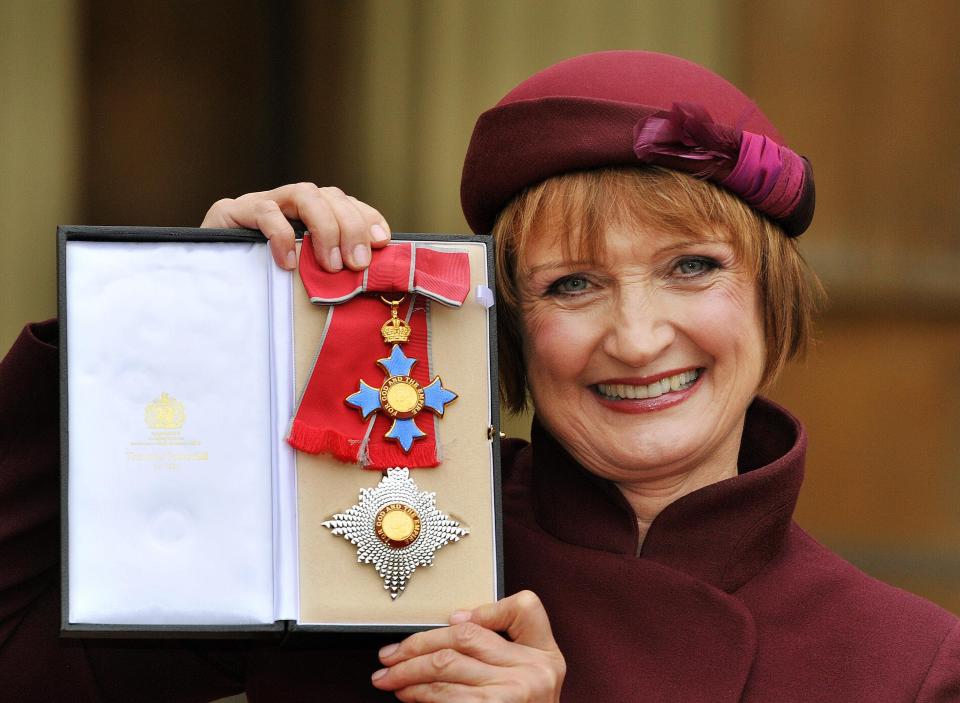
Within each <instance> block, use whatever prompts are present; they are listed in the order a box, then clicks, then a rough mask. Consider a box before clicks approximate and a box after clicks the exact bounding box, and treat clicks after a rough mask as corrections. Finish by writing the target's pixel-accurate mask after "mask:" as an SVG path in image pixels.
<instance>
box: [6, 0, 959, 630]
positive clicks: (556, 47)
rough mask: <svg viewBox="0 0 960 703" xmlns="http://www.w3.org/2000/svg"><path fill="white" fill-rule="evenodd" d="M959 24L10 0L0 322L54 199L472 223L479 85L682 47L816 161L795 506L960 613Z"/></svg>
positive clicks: (112, 206)
mask: <svg viewBox="0 0 960 703" xmlns="http://www.w3.org/2000/svg"><path fill="white" fill-rule="evenodd" d="M957 27H960V4H958V3H956V2H954V1H953V0H928V1H927V2H924V3H916V4H907V3H876V2H868V1H867V0H844V1H843V2H835V1H834V0H805V1H804V2H793V1H790V0H762V1H761V0H730V1H727V2H719V1H717V2H708V1H707V0H669V1H668V0H664V1H654V0H650V1H647V2H639V1H634V2H627V1H625V0H592V2H590V3H586V2H581V1H573V0H556V1H553V2H548V1H546V0H528V1H525V2H524V1H519V2H518V1H516V0H513V1H511V0H486V1H480V0H477V1H475V2H469V1H467V0H446V1H443V0H424V1H421V2H412V1H395V2H390V1H387V0H356V1H354V2H329V1H328V2H323V1H311V0H287V1H280V0H277V1H274V2H270V1H269V0H261V1H260V2H254V1H242V0H236V1H234V2H226V1H217V2H203V3H200V2H186V1H185V0H179V1H173V2H165V3H147V2H129V0H128V1H126V2H123V1H121V0H87V1H86V2H83V1H81V0H6V2H3V3H0V95H3V100H2V101H0V127H2V131H0V135H2V137H0V138H2V140H3V149H0V211H2V213H3V220H4V229H3V232H2V234H0V346H2V347H3V348H4V349H6V348H7V347H8V346H9V344H10V343H11V342H12V341H13V339H14V337H15V335H16V334H17V333H18V331H19V329H20V327H21V326H22V324H23V323H24V322H25V321H27V320H30V319H39V318H44V317H49V316H52V315H53V314H55V299H56V292H55V268H56V267H55V246H54V232H55V226H56V225H57V224H58V223H82V224H123V225H125V224H130V225H132V224H139V225H183V226H191V225H197V224H198V223H199V222H200V220H201V219H202V217H203V214H204V212H205V210H206V208H207V206H209V204H210V203H212V202H213V201H214V200H216V199H217V198H219V197H222V196H226V195H231V196H232V195H239V194H240V193H243V192H246V191H249V190H255V189H263V188H268V187H271V186H274V185H277V184H280V183H283V182H290V181H296V180H310V181H314V182H317V183H319V184H321V185H326V184H336V185H340V186H341V187H343V188H344V189H345V190H347V191H348V192H351V193H353V194H355V195H357V196H358V197H360V198H362V199H364V200H367V201H368V202H371V203H373V204H375V205H376V206H377V207H379V208H380V209H381V210H382V211H383V212H384V213H385V214H386V216H387V217H388V218H389V220H390V221H391V223H392V225H393V227H394V229H395V230H407V231H434V232H462V231H466V226H465V224H464V222H463V220H462V216H461V214H460V210H459V198H458V186H459V169H460V164H461V159H462V156H463V154H464V151H465V147H466V143H467V140H468V138H469V134H470V130H471V128H472V126H473V121H474V119H475V118H476V116H477V115H478V114H479V113H480V112H481V110H483V109H484V108H486V107H488V106H490V105H492V104H493V103H494V102H495V101H496V100H497V99H499V97H500V96H501V95H502V94H503V93H504V92H506V90H508V89H509V88H510V87H512V86H513V85H514V84H515V83H516V82H518V81H519V80H520V79H522V78H524V77H526V76H527V75H528V74H530V73H531V72H532V71H534V70H536V69H538V68H541V67H544V66H546V65H548V64H550V63H552V62H554V61H556V60H559V59H561V58H564V57H568V56H571V55H574V54H578V53H582V52H586V51H593V50H599V49H610V48H643V49H652V50H659V51H667V52H671V53H677V54H680V55H683V56H686V57H688V58H690V59H693V60H695V61H698V62H701V63H704V64H705V65H707V66H710V67H712V68H713V69H715V70H717V71H718V72H720V73H722V74H724V75H726V76H727V77H728V78H730V79H731V80H733V81H734V82H735V83H737V84H738V85H740V86H741V87H742V88H743V89H744V90H745V91H746V92H747V93H749V94H751V95H752V96H753V97H755V98H756V99H757V101H758V103H759V104H760V106H761V107H762V108H763V109H764V111H765V112H766V113H767V114H768V115H769V116H770V117H771V118H772V119H773V121H774V122H775V123H776V124H778V125H779V126H780V127H781V129H782V131H783V132H784V133H785V135H786V136H787V138H788V140H789V141H790V143H791V145H792V146H793V147H794V148H795V149H796V150H797V151H799V152H801V153H804V154H806V155H807V156H809V157H810V159H811V160H812V162H813V164H814V166H815V169H816V172H817V187H818V200H819V207H818V215H817V219H816V223H815V225H814V227H813V228H812V229H811V230H810V231H809V232H808V233H807V234H806V235H804V237H803V247H804V250H805V252H806V253H807V256H808V257H809V258H810V259H811V260H812V262H813V263H814V265H815V267H816V268H817V269H818V270H819V271H820V272H821V274H822V275H823V278H824V281H825V283H826V285H827V287H828V289H829V292H830V295H831V298H832V301H833V303H832V306H831V307H830V308H829V310H828V311H827V312H826V313H825V315H824V317H823V320H822V324H821V326H820V332H819V336H820V343H819V344H818V345H817V347H816V349H815V350H814V353H813V354H812V355H811V357H810V359H809V360H808V362H807V363H806V364H804V365H802V366H797V367H794V368H791V369H790V370H789V371H788V372H787V373H786V374H785V376H784V378H783V379H782V380H781V381H780V383H779V384H778V386H777V387H776V389H775V390H774V393H773V395H774V397H775V398H777V399H779V400H781V401H782V402H783V403H784V404H786V405H787V407H789V408H790V409H792V410H793V411H794V412H795V413H796V414H797V415H799V416H800V417H801V419H803V420H804V422H805V423H806V425H807V428H808V430H809V433H810V436H811V452H810V460H809V465H808V475H807V481H806V485H805V488H804V492H803V494H802V498H801V505H800V509H799V513H798V519H799V521H800V522H801V524H802V525H803V526H804V527H806V528H807V529H808V530H810V531H811V532H812V533H813V534H814V535H815V536H816V537H817V538H818V539H820V540H821V541H823V542H825V543H826V544H828V545H829V546H831V547H833V548H835V549H837V550H838V551H840V552H841V553H842V554H844V555H845V556H846V557H847V558H848V559H850V560H851V561H853V562H854V563H856V564H858V565H860V566H861V567H862V568H864V569H866V570H867V571H869V572H871V573H873V574H875V575H876V576H878V577H879V578H882V579H884V580H887V581H890V582H893V583H896V584H899V585H902V586H904V587H906V588H909V589H911V590H915V591H916V592H918V593H921V594H923V595H925V596H926V597H928V598H932V599H933V600H936V601H938V602H940V603H942V604H943V605H944V606H945V607H948V608H950V609H952V610H954V611H955V612H960V547H958V544H960V438H958V435H960V395H958V392H957V388H958V387H960V275H958V272H960V197H958V196H960V132H958V131H957V130H956V128H955V126H956V125H957V124H960V52H957V50H956V44H955V37H954V35H955V31H956V28H957ZM509 429H510V431H511V432H514V433H519V434H522V433H523V432H524V420H523V419H522V418H520V419H516V418H515V419H513V420H511V422H510V424H509Z"/></svg>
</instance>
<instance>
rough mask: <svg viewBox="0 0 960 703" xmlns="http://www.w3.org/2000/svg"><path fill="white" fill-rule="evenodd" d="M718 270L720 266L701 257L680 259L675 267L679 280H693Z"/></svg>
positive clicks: (711, 260)
mask: <svg viewBox="0 0 960 703" xmlns="http://www.w3.org/2000/svg"><path fill="white" fill-rule="evenodd" d="M717 268H720V264H719V263H718V262H717V261H715V260H713V259H710V258H707V257H703V256H690V257H685V258H683V259H680V261H678V262H677V265H676V272H677V273H678V274H680V277H681V278H695V277H697V276H702V275H703V274H705V273H709V272H710V271H713V270H714V269H717Z"/></svg>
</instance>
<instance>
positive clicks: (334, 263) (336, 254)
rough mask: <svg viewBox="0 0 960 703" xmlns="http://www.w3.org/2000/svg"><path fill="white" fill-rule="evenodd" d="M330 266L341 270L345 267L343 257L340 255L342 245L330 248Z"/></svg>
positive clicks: (335, 269)
mask: <svg viewBox="0 0 960 703" xmlns="http://www.w3.org/2000/svg"><path fill="white" fill-rule="evenodd" d="M330 268H332V269H333V270H334V271H339V270H340V269H342V268H343V257H342V256H340V247H334V248H333V249H331V250H330Z"/></svg>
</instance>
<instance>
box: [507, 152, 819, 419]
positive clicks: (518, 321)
mask: <svg viewBox="0 0 960 703" xmlns="http://www.w3.org/2000/svg"><path fill="white" fill-rule="evenodd" d="M547 222H549V224H550V226H551V227H556V228H557V231H558V232H559V233H560V235H561V236H560V237H559V243H560V247H561V249H562V253H563V255H564V257H566V258H573V257H576V258H577V259H578V260H586V261H596V260H599V259H600V257H602V255H603V248H604V242H605V238H606V237H605V234H606V231H607V229H608V228H609V227H611V226H613V225H630V224H642V225H645V226H648V227H652V228H655V229H659V230H661V231H664V232H667V233H670V234H675V235H684V236H685V237H687V238H695V239H703V240H705V241H709V240H713V241H716V240H718V239H720V240H723V241H727V242H729V243H730V244H731V245H732V246H733V248H734V251H735V253H736V255H737V257H738V259H739V260H740V262H741V264H742V265H743V266H744V267H745V268H746V269H747V270H748V271H749V272H750V273H751V274H752V275H754V276H755V277H756V280H757V285H758V291H759V295H760V302H761V305H762V315H763V324H764V338H765V346H766V362H765V366H764V372H763V378H762V381H761V388H764V387H767V386H769V385H770V384H771V383H772V382H773V380H774V379H775V378H776V377H777V374H779V372H780V370H781V369H782V368H783V367H784V365H785V364H786V363H787V362H788V361H790V360H791V359H795V358H800V357H802V356H803V354H804V352H805V351H806V348H807V346H808V344H809V343H810V340H811V338H812V332H813V320H814V316H815V314H816V311H817V309H818V308H819V307H820V304H821V302H822V301H823V299H824V294H823V287H822V286H821V284H820V281H819V279H818V278H817V276H816V274H814V273H813V271H812V270H811V269H810V268H809V266H808V265H807V263H806V261H805V260H804V259H803V257H802V256H801V254H800V251H799V249H798V248H797V245H796V242H795V241H794V240H793V239H790V238H788V237H787V236H786V235H785V234H784V233H783V231H782V230H781V229H780V227H778V226H777V225H776V224H774V223H773V222H772V221H770V220H769V219H767V218H766V217H764V216H763V215H761V214H759V213H757V212H756V211H755V210H753V209H751V208H750V206H749V205H747V204H746V203H744V202H743V201H742V200H740V199H739V198H738V197H737V196H735V195H733V194H732V193H730V192H728V191H726V190H724V189H723V188H721V187H719V186H716V185H714V184H713V183H711V182H709V181H705V180H700V179H697V178H693V177H691V176H689V175H687V174H684V173H680V172H678V171H673V170H670V169H665V168H660V167H658V166H628V167H614V168H602V169H596V170H590V171H573V172H569V173H564V174H562V175H559V176H554V177H552V178H549V179H547V180H545V181H542V182H541V183H538V184H536V185H533V186H530V187H529V188H527V189H525V190H523V191H521V192H520V193H519V194H518V195H517V196H516V197H514V199H513V200H512V201H511V202H510V203H509V204H508V205H507V206H506V207H505V208H504V209H503V210H502V211H501V213H500V215H499V217H498V219H497V221H496V223H495V225H494V228H493V235H494V240H495V243H496V266H497V298H498V301H497V302H498V311H497V324H498V347H499V351H500V388H501V392H502V394H503V397H504V400H505V402H506V406H507V408H508V409H509V410H511V411H514V412H520V411H522V410H523V409H525V407H526V405H527V375H526V369H525V366H524V359H523V326H522V310H521V296H520V290H519V277H520V275H521V273H522V271H521V270H520V268H519V266H520V263H521V262H522V261H523V257H524V250H525V248H526V245H527V244H528V243H529V241H530V240H531V237H532V236H533V235H534V234H535V233H536V232H537V231H538V227H542V226H544V223H547Z"/></svg>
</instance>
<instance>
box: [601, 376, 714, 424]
mask: <svg viewBox="0 0 960 703" xmlns="http://www.w3.org/2000/svg"><path fill="white" fill-rule="evenodd" d="M704 372H705V369H702V368H699V369H687V370H684V371H668V372H666V373H664V374H657V375H656V376H652V377H649V378H650V379H655V380H648V378H641V379H638V380H640V381H643V382H644V383H636V381H634V382H633V383H621V382H619V381H620V379H611V381H610V382H605V383H597V384H595V385H593V386H591V388H592V389H593V391H594V393H595V394H596V396H597V398H598V399H599V401H600V403H601V405H603V406H604V407H607V408H610V409H611V410H616V411H618V412H625V413H642V412H653V411H655V410H663V409H665V408H668V407H672V406H674V405H677V404H678V403H682V402H683V401H684V400H686V399H687V398H688V397H690V395H691V394H693V393H694V392H695V391H696V389H697V388H699V387H700V379H701V378H702V377H703V374H704ZM624 380H626V379H624Z"/></svg>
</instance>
